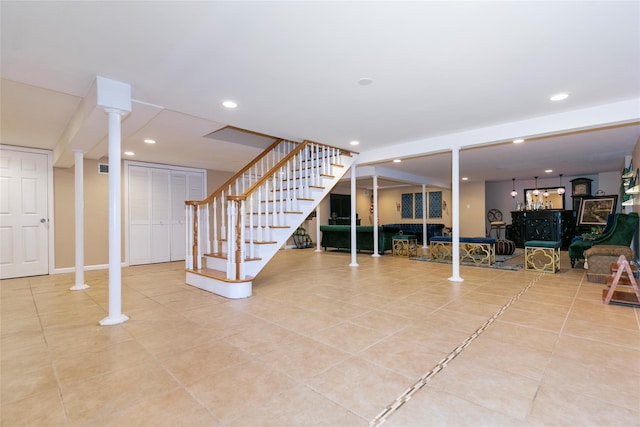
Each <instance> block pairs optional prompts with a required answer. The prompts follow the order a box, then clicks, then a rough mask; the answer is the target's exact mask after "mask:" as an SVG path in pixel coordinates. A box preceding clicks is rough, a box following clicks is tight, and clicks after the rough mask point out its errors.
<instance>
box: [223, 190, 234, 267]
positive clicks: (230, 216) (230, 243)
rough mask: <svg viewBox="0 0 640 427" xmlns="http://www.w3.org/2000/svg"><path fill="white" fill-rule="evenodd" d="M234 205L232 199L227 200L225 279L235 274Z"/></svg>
mask: <svg viewBox="0 0 640 427" xmlns="http://www.w3.org/2000/svg"><path fill="white" fill-rule="evenodd" d="M234 210H235V209H234V206H233V202H232V201H228V202H227V221H228V223H229V227H228V231H227V253H226V254H225V255H226V257H227V279H233V278H234V276H235V270H236V269H235V263H234V258H233V253H234V252H235V248H234V246H235V237H234V236H235V232H234V227H233V226H232V224H233V221H234V220H235V218H234Z"/></svg>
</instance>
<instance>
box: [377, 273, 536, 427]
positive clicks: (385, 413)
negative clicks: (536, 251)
mask: <svg viewBox="0 0 640 427" xmlns="http://www.w3.org/2000/svg"><path fill="white" fill-rule="evenodd" d="M544 275H545V274H544V273H541V274H539V275H537V276H536V277H534V278H533V279H532V280H531V282H529V284H528V285H527V286H525V287H524V288H523V289H522V290H521V291H520V292H518V293H517V294H516V295H514V296H513V297H511V299H510V300H509V301H508V302H507V303H506V304H505V305H503V306H502V307H501V308H500V309H498V311H496V312H495V313H494V314H493V316H491V317H490V318H489V319H488V320H487V321H486V322H485V323H483V324H482V326H480V327H479V328H478V329H476V330H475V331H474V332H473V333H472V334H471V335H469V336H468V337H467V338H466V339H464V340H463V341H462V343H460V345H458V346H457V347H456V348H454V349H453V350H452V351H451V352H450V353H449V354H448V355H447V356H445V357H444V358H443V359H442V360H440V361H439V362H438V363H437V364H436V365H435V366H434V367H433V368H432V369H431V370H430V371H429V372H427V373H426V374H424V375H423V376H422V377H420V378H419V379H418V381H416V382H415V383H414V384H413V385H412V386H411V387H409V388H408V389H407V390H405V391H404V392H403V393H402V394H401V395H400V396H398V397H397V398H396V399H395V400H394V401H393V402H391V403H390V404H389V405H387V406H386V407H385V408H384V409H383V410H382V412H380V413H379V414H378V415H377V416H376V417H375V418H374V419H372V420H371V421H370V422H369V426H370V427H373V426H379V425H382V424H383V423H384V422H385V421H386V420H387V418H388V417H389V416H391V415H392V414H393V413H394V412H396V411H397V410H398V409H400V407H402V405H404V404H405V403H407V402H408V401H409V400H411V397H412V396H413V395H414V394H415V393H416V392H417V391H418V390H420V389H421V388H423V387H424V386H425V385H427V383H428V382H429V381H430V380H431V379H432V378H433V377H434V376H435V375H436V374H438V373H439V372H441V371H442V370H443V369H444V368H445V367H446V366H447V365H448V364H449V363H450V362H451V361H452V360H453V359H455V358H456V357H458V355H459V354H460V353H462V351H463V350H464V349H465V348H466V347H468V346H469V345H470V344H471V342H473V340H475V339H476V338H478V337H479V336H480V335H481V334H482V333H483V332H484V331H485V330H486V329H487V328H488V327H489V326H490V325H491V324H492V323H493V322H495V321H496V320H497V319H498V317H500V316H501V315H502V314H503V313H504V312H505V311H507V309H508V308H509V307H510V306H511V305H512V304H513V303H515V302H516V301H518V299H520V297H522V295H524V294H525V292H527V291H528V290H529V289H531V288H532V287H533V286H534V285H535V284H536V283H537V282H538V281H539V280H540V279H541V278H542V277H544Z"/></svg>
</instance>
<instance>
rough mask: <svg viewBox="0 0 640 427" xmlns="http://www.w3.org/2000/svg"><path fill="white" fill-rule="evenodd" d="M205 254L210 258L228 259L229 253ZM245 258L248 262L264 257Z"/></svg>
mask: <svg viewBox="0 0 640 427" xmlns="http://www.w3.org/2000/svg"><path fill="white" fill-rule="evenodd" d="M203 256H206V257H209V258H219V259H227V255H225V254H222V253H220V254H203ZM244 260H245V261H246V262H248V261H261V260H262V258H258V257H255V258H250V257H246V258H245V259H244Z"/></svg>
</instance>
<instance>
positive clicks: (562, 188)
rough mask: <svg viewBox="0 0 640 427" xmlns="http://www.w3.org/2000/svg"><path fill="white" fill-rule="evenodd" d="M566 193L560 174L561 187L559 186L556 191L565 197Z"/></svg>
mask: <svg viewBox="0 0 640 427" xmlns="http://www.w3.org/2000/svg"><path fill="white" fill-rule="evenodd" d="M564 192H565V189H564V187H563V186H562V174H560V185H559V186H558V189H557V190H556V193H558V194H560V195H563V194H564Z"/></svg>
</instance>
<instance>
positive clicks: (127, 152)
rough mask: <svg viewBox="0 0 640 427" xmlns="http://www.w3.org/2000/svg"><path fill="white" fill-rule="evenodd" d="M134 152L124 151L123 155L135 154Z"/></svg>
mask: <svg viewBox="0 0 640 427" xmlns="http://www.w3.org/2000/svg"><path fill="white" fill-rule="evenodd" d="M135 154H136V153H134V152H133V151H125V152H124V155H125V156H135Z"/></svg>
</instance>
